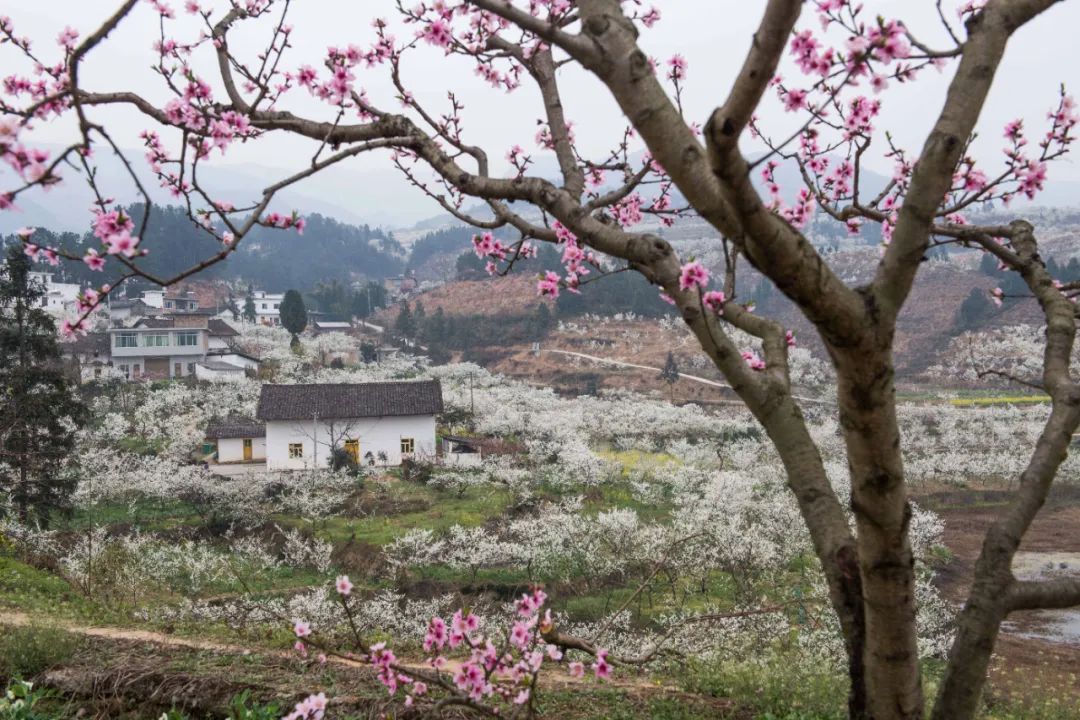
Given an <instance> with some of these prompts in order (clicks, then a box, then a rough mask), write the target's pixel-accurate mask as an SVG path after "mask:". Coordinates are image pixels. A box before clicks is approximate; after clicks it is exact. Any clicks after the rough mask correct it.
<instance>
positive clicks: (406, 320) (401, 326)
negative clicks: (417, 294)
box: [394, 303, 416, 338]
mask: <svg viewBox="0 0 1080 720" xmlns="http://www.w3.org/2000/svg"><path fill="white" fill-rule="evenodd" d="M394 330H395V331H396V332H397V334H398V335H399V336H401V337H403V338H411V337H413V336H414V335H416V321H415V320H413V315H412V311H411V310H410V309H409V303H401V309H400V310H398V316H397V319H396V320H394Z"/></svg>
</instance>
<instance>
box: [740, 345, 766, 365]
mask: <svg viewBox="0 0 1080 720" xmlns="http://www.w3.org/2000/svg"><path fill="white" fill-rule="evenodd" d="M742 359H743V360H745V361H746V364H747V365H749V366H750V369H751V370H764V369H765V361H764V360H762V359H761V356H760V355H758V354H757V352H755V351H754V350H743V351H742Z"/></svg>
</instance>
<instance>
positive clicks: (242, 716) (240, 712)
mask: <svg viewBox="0 0 1080 720" xmlns="http://www.w3.org/2000/svg"><path fill="white" fill-rule="evenodd" d="M281 714H282V713H281V707H280V706H279V705H278V704H277V703H274V702H272V703H267V704H265V705H264V704H262V703H258V702H256V701H254V700H252V698H251V691H250V690H245V691H244V692H242V693H240V694H239V695H236V696H234V697H233V698H232V699H231V700H230V701H229V720H278V718H279V717H281Z"/></svg>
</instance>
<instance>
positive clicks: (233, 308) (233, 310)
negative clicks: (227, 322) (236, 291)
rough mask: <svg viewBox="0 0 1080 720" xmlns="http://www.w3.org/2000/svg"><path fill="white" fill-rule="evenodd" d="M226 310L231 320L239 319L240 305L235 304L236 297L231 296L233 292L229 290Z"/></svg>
mask: <svg viewBox="0 0 1080 720" xmlns="http://www.w3.org/2000/svg"><path fill="white" fill-rule="evenodd" d="M252 309H254V306H253V307H252ZM228 310H229V314H230V315H232V319H233V320H239V319H240V306H239V305H237V304H236V298H235V297H233V294H232V293H231V292H230V293H229V303H228Z"/></svg>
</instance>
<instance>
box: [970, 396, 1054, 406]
mask: <svg viewBox="0 0 1080 720" xmlns="http://www.w3.org/2000/svg"><path fill="white" fill-rule="evenodd" d="M1048 402H1050V396H1049V395H1004V396H998V397H976V398H953V399H952V400H949V404H951V405H953V406H955V407H988V406H992V405H1036V404H1042V403H1048Z"/></svg>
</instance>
